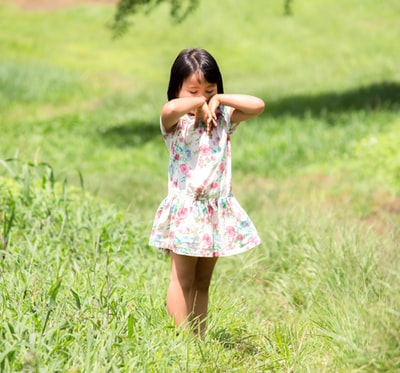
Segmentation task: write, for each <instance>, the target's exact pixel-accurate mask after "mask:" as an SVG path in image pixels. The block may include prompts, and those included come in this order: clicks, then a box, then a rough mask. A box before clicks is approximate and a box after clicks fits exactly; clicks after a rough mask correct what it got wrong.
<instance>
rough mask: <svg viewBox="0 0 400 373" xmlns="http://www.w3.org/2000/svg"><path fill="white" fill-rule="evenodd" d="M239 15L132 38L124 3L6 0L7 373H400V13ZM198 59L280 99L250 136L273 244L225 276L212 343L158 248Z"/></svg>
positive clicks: (218, 9) (251, 206)
mask: <svg viewBox="0 0 400 373" xmlns="http://www.w3.org/2000/svg"><path fill="white" fill-rule="evenodd" d="M238 4H239V3H237V2H234V1H230V0H224V1H219V2H215V1H211V0H202V1H201V2H200V5H199V8H198V9H197V10H196V11H195V13H193V14H192V15H191V16H190V17H189V18H188V19H187V20H185V21H184V22H182V23H181V24H178V25H175V24H173V23H172V21H171V19H170V18H169V17H168V11H169V9H168V6H167V5H166V4H163V5H162V6H161V7H159V8H157V9H154V10H153V11H152V12H151V13H150V14H149V15H148V16H144V15H139V16H137V17H135V18H134V19H133V21H134V24H133V25H132V26H131V28H130V30H129V33H128V34H127V35H125V36H124V37H123V38H121V39H117V40H113V39H112V38H111V33H110V30H109V29H107V27H106V25H107V24H108V23H109V22H110V20H111V18H112V15H113V11H114V8H113V7H112V6H111V5H81V6H74V7H70V8H65V9H60V10H58V11H51V12H50V11H47V10H42V11H35V12H27V11H23V10H21V9H19V8H18V7H16V6H15V5H13V4H12V3H11V2H2V3H0V15H1V20H2V21H1V22H2V32H1V33H0V130H1V135H0V139H1V141H0V249H1V252H0V255H1V262H0V307H1V309H0V320H1V323H0V371H1V372H3V371H4V372H16V371H28V372H181V371H183V372H185V371H186V372H268V371H271V372H398V371H400V337H399V336H400V321H399V320H400V317H399V316H400V314H399V313H400V295H399V290H400V289H399V283H400V275H399V274H398V268H399V265H400V255H399V242H400V240H399V238H400V225H399V223H400V196H399V192H400V152H399V149H400V136H399V130H400V120H399V109H400V73H399V69H398V66H399V63H400V50H399V48H396V45H397V44H398V40H399V37H400V26H399V25H398V17H399V14H400V5H399V3H398V2H397V1H394V0H387V1H385V2H384V3H382V2H380V1H377V0H368V1H363V2H359V1H355V0H350V1H342V0H340V1H336V2H332V1H327V0H322V1H308V2H305V1H294V2H293V12H294V13H293V15H292V16H284V14H283V2H282V1H278V0H274V1H270V2H268V6H266V5H265V2H262V1H261V0H257V1H253V2H241V3H240V4H239V5H238ZM182 35H184V37H182ZM191 46H200V47H204V48H206V49H208V50H210V51H211V52H212V53H213V54H214V55H215V57H216V58H217V60H218V61H219V64H220V66H221V69H222V72H223V75H224V83H225V84H224V85H225V90H226V91H227V92H241V93H249V94H254V95H258V96H260V97H262V98H263V99H264V100H265V102H266V111H265V113H264V114H263V115H262V116H260V117H258V118H256V119H253V120H251V121H249V122H248V123H243V124H242V125H241V127H240V128H239V130H238V132H237V136H236V135H235V136H233V138H232V142H233V165H234V186H233V188H234V192H235V194H236V196H237V197H238V199H239V201H240V202H241V203H242V205H243V206H244V207H245V209H246V210H247V211H248V213H249V215H250V216H251V217H252V219H253V220H254V222H255V224H256V226H257V228H258V230H259V233H260V235H261V237H262V240H263V242H262V245H261V246H259V247H258V248H257V249H255V250H252V251H251V252H249V253H247V254H245V255H239V256H234V257H232V258H227V259H224V260H220V262H219V263H218V265H217V269H216V273H215V276H214V282H213V286H212V289H211V304H210V306H211V307H210V315H209V322H208V323H209V330H208V333H207V335H206V336H205V338H204V340H203V341H201V340H198V339H196V338H193V337H191V336H190V335H187V334H186V333H185V332H183V331H182V332H180V333H178V334H177V333H176V330H175V329H174V328H173V327H172V324H171V321H170V319H169V317H168V315H167V313H166V310H165V292H166V287H167V283H168V275H169V262H168V260H167V258H165V257H163V256H160V255H159V254H157V253H156V252H155V251H154V249H152V248H149V247H148V246H147V238H148V234H149V230H150V227H151V222H152V218H153V214H154V212H155V209H156V208H157V206H158V203H159V202H160V201H161V199H162V198H163V197H164V195H165V193H166V189H167V180H166V171H167V161H168V160H167V151H166V149H165V145H164V144H163V142H162V139H161V137H160V135H159V129H158V115H159V110H160V107H161V105H162V104H163V102H164V101H165V99H166V93H165V91H166V85H167V80H168V73H169V68H170V64H171V62H172V60H173V59H174V58H175V56H176V54H177V53H178V51H179V50H180V49H182V48H186V47H191Z"/></svg>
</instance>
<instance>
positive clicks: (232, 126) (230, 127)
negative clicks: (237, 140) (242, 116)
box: [222, 106, 239, 135]
mask: <svg viewBox="0 0 400 373" xmlns="http://www.w3.org/2000/svg"><path fill="white" fill-rule="evenodd" d="M231 112H232V107H230V106H223V107H222V116H223V118H224V119H225V121H226V128H227V132H228V133H229V134H230V135H231V134H232V133H233V132H235V130H236V128H237V126H238V125H239V123H232V122H231Z"/></svg>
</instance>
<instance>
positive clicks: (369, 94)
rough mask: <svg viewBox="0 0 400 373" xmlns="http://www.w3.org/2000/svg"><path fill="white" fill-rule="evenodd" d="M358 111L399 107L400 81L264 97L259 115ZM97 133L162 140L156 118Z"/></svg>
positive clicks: (109, 139) (122, 139)
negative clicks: (280, 96) (345, 89)
mask: <svg viewBox="0 0 400 373" xmlns="http://www.w3.org/2000/svg"><path fill="white" fill-rule="evenodd" d="M360 110H364V111H379V110H400V83H397V82H381V83H374V84H371V85H369V86H365V87H360V88H355V89H352V90H349V91H346V92H338V93H335V92H327V93H321V94H317V95H306V94H304V95H296V96H289V97H284V98H280V99H278V100H276V101H268V100H266V110H265V112H264V114H262V116H263V117H274V118H278V117H280V116H286V115H291V116H298V117H304V116H313V117H326V116H329V117H330V118H332V117H333V119H334V117H335V116H336V115H341V114H343V113H346V112H351V111H360ZM331 122H332V123H334V122H335V121H334V120H333V121H331ZM100 135H101V137H102V138H103V140H104V141H105V142H106V143H108V144H109V145H111V146H116V147H119V148H123V147H134V146H141V145H143V144H145V143H147V142H149V141H153V140H158V139H160V140H161V132H160V128H159V125H158V120H155V121H154V122H152V123H149V122H139V121H135V120H132V121H129V122H126V123H122V124H119V125H117V126H113V127H111V128H108V129H106V130H104V131H102V132H101V133H100Z"/></svg>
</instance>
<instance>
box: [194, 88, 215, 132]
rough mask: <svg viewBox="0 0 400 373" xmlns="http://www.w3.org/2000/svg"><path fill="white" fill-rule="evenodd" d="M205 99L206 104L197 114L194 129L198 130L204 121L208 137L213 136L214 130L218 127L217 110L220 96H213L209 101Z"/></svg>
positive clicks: (199, 108)
mask: <svg viewBox="0 0 400 373" xmlns="http://www.w3.org/2000/svg"><path fill="white" fill-rule="evenodd" d="M203 98H204V103H203V104H202V105H201V106H199V107H198V108H197V110H196V113H195V121H194V128H197V127H198V126H199V124H200V121H202V122H203V123H204V124H205V126H206V132H207V135H208V136H211V133H212V130H213V129H214V128H216V127H217V115H216V112H217V109H218V107H219V105H220V101H219V100H218V94H216V95H214V96H212V97H211V98H210V99H209V101H208V102H207V99H206V98H205V97H203Z"/></svg>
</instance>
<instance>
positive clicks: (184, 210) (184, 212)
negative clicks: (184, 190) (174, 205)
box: [178, 207, 188, 220]
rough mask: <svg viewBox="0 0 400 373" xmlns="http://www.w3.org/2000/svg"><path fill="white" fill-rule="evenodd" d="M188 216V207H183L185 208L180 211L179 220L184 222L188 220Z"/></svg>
mask: <svg viewBox="0 0 400 373" xmlns="http://www.w3.org/2000/svg"><path fill="white" fill-rule="evenodd" d="M187 215H188V211H187V208H186V207H183V208H181V209H180V210H179V211H178V218H179V220H184V219H186V218H187Z"/></svg>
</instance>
